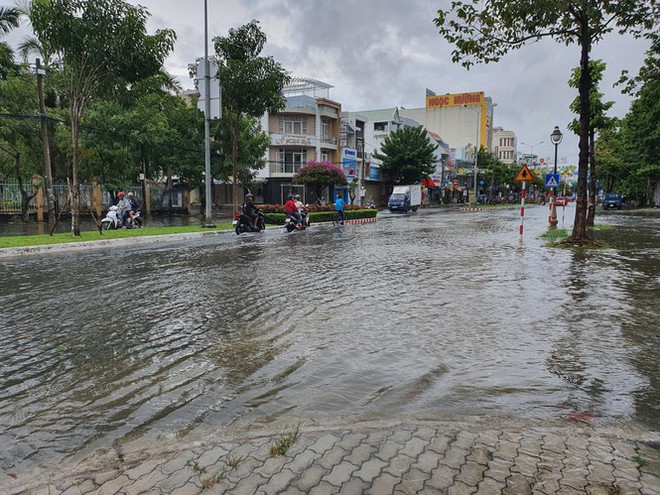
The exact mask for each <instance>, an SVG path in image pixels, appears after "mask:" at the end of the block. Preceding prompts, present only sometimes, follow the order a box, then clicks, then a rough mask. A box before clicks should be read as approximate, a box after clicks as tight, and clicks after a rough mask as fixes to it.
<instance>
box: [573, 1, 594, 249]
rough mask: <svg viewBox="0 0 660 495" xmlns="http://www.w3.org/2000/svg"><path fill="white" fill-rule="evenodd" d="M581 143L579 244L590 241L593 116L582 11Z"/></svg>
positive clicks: (575, 229) (576, 229)
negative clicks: (588, 192)
mask: <svg viewBox="0 0 660 495" xmlns="http://www.w3.org/2000/svg"><path fill="white" fill-rule="evenodd" d="M580 25H581V26H580V47H581V49H582V50H581V56H580V85H579V94H580V143H579V149H580V154H579V159H578V192H577V202H576V208H575V222H574V223H573V234H572V235H571V240H573V241H576V242H578V243H582V242H585V241H587V240H589V236H588V234H587V172H588V170H589V128H590V122H589V116H590V115H591V109H590V104H589V103H590V102H589V95H590V91H591V71H590V70H589V52H590V51H591V39H590V36H589V25H588V19H587V13H586V12H585V10H584V9H583V10H582V18H581V19H580Z"/></svg>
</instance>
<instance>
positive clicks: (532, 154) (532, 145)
mask: <svg viewBox="0 0 660 495" xmlns="http://www.w3.org/2000/svg"><path fill="white" fill-rule="evenodd" d="M520 144H521V145H523V146H529V155H530V156H531V157H532V159H533V157H534V148H536V147H537V146H538V145H539V144H543V141H539V142H538V143H536V144H527V143H520ZM532 165H534V164H533V163H532Z"/></svg>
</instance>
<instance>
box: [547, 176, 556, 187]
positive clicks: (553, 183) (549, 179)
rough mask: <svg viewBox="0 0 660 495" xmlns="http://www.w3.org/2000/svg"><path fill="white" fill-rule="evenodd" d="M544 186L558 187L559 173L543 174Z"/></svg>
mask: <svg viewBox="0 0 660 495" xmlns="http://www.w3.org/2000/svg"><path fill="white" fill-rule="evenodd" d="M545 187H550V188H554V187H559V174H545Z"/></svg>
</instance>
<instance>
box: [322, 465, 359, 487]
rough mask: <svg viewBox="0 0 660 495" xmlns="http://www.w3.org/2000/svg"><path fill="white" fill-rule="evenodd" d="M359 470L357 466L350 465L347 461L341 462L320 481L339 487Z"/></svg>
mask: <svg viewBox="0 0 660 495" xmlns="http://www.w3.org/2000/svg"><path fill="white" fill-rule="evenodd" d="M358 469H359V466H356V465H355V464H352V463H350V462H348V461H343V462H342V463H341V464H337V465H336V466H335V467H333V468H332V471H330V473H328V474H327V475H325V476H324V477H323V478H322V479H323V480H325V481H327V482H328V483H330V484H332V485H334V486H336V487H341V485H343V484H344V483H346V482H347V481H348V480H350V479H351V475H352V474H353V473H354V472H355V471H357V470H358Z"/></svg>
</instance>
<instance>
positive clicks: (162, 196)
mask: <svg viewBox="0 0 660 495" xmlns="http://www.w3.org/2000/svg"><path fill="white" fill-rule="evenodd" d="M78 187H79V190H80V197H79V201H80V202H79V211H80V212H81V213H85V212H86V211H88V210H89V208H90V206H91V205H92V191H93V186H92V185H91V184H80V185H79V186H78ZM147 187H148V188H149V198H150V201H149V203H150V206H151V210H154V211H161V210H172V209H181V208H184V207H185V204H184V194H183V191H182V189H181V188H176V187H159V186H155V185H151V184H149V185H147ZM24 188H25V189H26V190H27V192H28V194H33V193H35V192H36V188H35V187H33V185H32V183H28V184H24ZM129 191H132V192H133V193H134V194H135V197H136V198H137V199H138V201H139V202H140V203H141V204H144V198H143V194H142V187H141V186H132V187H129V188H127V189H126V190H125V191H124V192H129ZM44 192H45V191H44ZM42 196H43V205H42V207H43V210H44V211H47V210H48V204H47V197H46V195H45V194H43V195H42ZM68 196H69V191H68V186H67V185H66V184H53V197H54V201H55V211H56V212H57V213H60V212H63V213H69V212H70V205H69V204H68V203H69V202H68ZM113 198H114V196H113V194H112V193H111V192H110V191H107V190H105V189H103V188H101V203H102V205H103V209H104V210H106V209H107V208H109V207H110V205H112V204H113ZM21 203H22V194H21V189H20V187H19V185H18V182H0V214H9V215H11V214H21ZM37 209H38V204H37V196H35V197H34V198H32V199H31V200H30V206H29V210H28V212H29V213H30V214H34V213H36V212H37Z"/></svg>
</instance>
